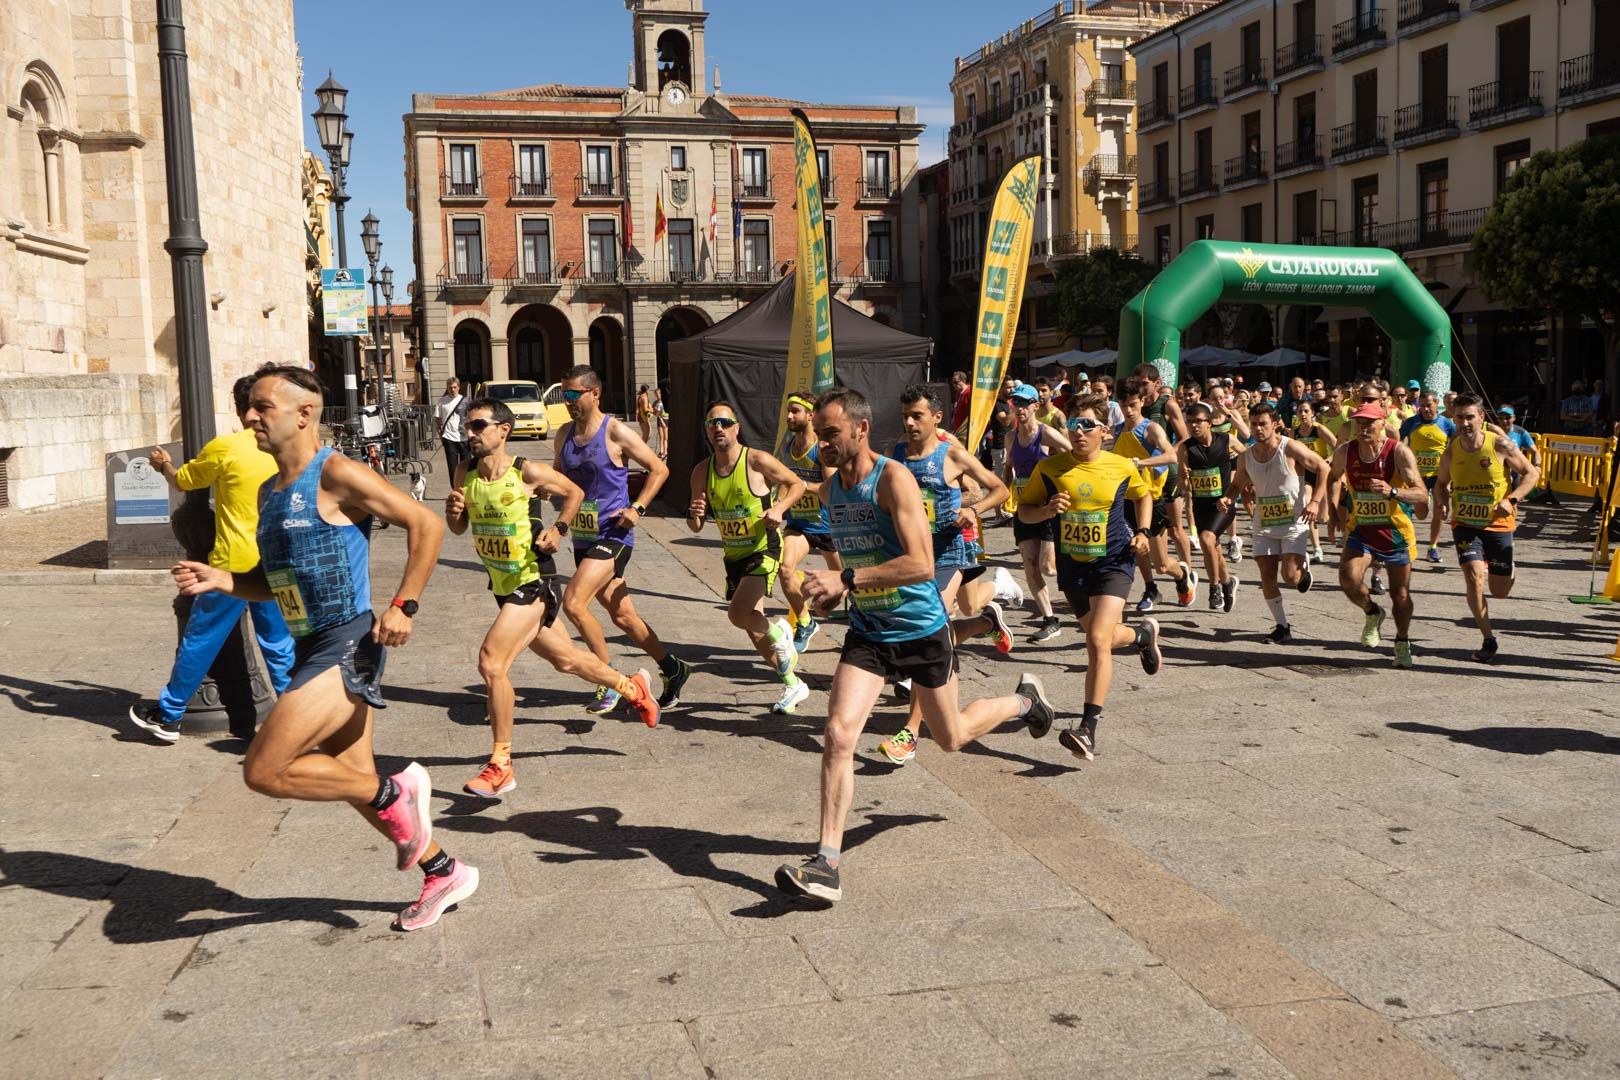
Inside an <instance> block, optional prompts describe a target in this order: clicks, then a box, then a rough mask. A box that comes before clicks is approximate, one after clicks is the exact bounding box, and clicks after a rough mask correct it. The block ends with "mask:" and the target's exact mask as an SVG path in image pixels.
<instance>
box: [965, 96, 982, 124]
mask: <svg viewBox="0 0 1620 1080" xmlns="http://www.w3.org/2000/svg"><path fill="white" fill-rule="evenodd" d="M978 111H979V95H978V94H975V93H973V92H972V91H969V92H968V96H967V114H968V117H969V118H970V119H971V118H972V116H973V114H974V113H976V112H978Z"/></svg>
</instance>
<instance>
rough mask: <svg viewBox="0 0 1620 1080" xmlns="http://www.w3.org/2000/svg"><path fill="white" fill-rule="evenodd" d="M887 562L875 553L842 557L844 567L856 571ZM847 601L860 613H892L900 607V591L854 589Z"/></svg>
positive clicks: (890, 588)
mask: <svg viewBox="0 0 1620 1080" xmlns="http://www.w3.org/2000/svg"><path fill="white" fill-rule="evenodd" d="M887 561H888V560H887V559H884V558H882V557H880V556H879V555H878V554H877V553H876V552H871V553H867V554H862V555H845V556H844V565H845V566H853V567H854V568H856V569H857V570H859V569H860V568H862V567H865V566H878V565H880V564H882V563H884V562H887ZM849 599H850V603H852V604H854V605H855V607H857V608H859V609H860V610H861V611H893V610H894V609H895V608H897V607H899V606H900V590H899V589H897V588H895V587H893V586H888V587H883V588H875V589H874V588H864V589H855V590H853V591H852V592H851V593H850V594H849Z"/></svg>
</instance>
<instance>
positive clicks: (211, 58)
mask: <svg viewBox="0 0 1620 1080" xmlns="http://www.w3.org/2000/svg"><path fill="white" fill-rule="evenodd" d="M5 11H6V14H5V17H4V18H3V19H0V92H3V94H4V99H5V112H4V114H3V115H0V146H3V148H4V149H3V151H0V470H3V472H0V506H4V505H7V504H9V505H11V506H15V507H41V506H51V505H58V504H63V503H71V502H77V501H82V500H87V499H96V498H101V497H102V496H103V494H104V492H103V485H104V480H103V455H104V454H105V453H107V452H109V451H113V450H120V449H125V448H129V447H133V446H139V445H143V444H149V443H152V442H155V441H159V440H167V439H169V438H171V437H174V436H176V435H177V433H178V431H179V413H178V409H179V400H178V399H179V391H178V383H177V380H176V369H175V358H174V309H173V300H172V279H171V274H170V262H169V256H168V253H167V252H166V251H164V249H163V242H164V240H165V239H166V238H167V236H168V224H167V220H168V210H167V202H166V200H167V188H166V185H165V180H164V168H163V124H162V113H161V98H160V95H159V91H158V60H157V27H156V12H155V5H153V4H150V3H147V4H136V5H130V4H127V3H121V2H115V0H75V2H74V3H71V4H68V3H62V2H60V0H54V2H53V0H9V2H8V3H7V4H6V8H5ZM186 16H187V24H186V30H187V45H188V48H189V54H190V76H191V94H192V122H193V125H194V128H195V132H196V158H197V173H198V199H199V203H200V207H201V217H202V232H203V237H204V239H205V240H207V241H208V243H209V250H208V253H207V255H206V256H204V273H205V275H206V282H207V289H208V297H209V310H208V312H207V315H208V323H209V330H210V334H211V339H212V346H213V360H214V403H215V407H216V411H217V412H218V414H219V417H218V423H219V426H220V429H221V430H230V429H231V428H232V427H234V425H235V423H236V419H235V416H234V414H233V411H232V408H231V404H230V388H231V383H232V382H233V381H234V380H235V379H236V378H237V377H238V376H239V375H241V374H243V373H245V372H246V371H248V370H250V369H251V368H252V367H254V366H255V365H257V364H259V363H262V362H264V361H266V360H278V361H281V360H292V361H295V362H301V361H302V360H303V358H304V357H305V356H307V344H306V338H305V334H306V329H305V327H306V296H305V290H304V281H303V263H304V251H305V249H306V243H307V241H306V237H305V235H304V230H303V219H304V218H303V212H302V207H301V205H300V201H301V200H300V186H301V185H300V171H301V169H302V164H301V157H302V153H303V137H302V128H301V118H300V116H299V70H298V57H297V52H296V48H295V45H294V42H293V26H292V2H291V0H238V2H236V3H232V4H228V5H225V4H190V5H187V7H186Z"/></svg>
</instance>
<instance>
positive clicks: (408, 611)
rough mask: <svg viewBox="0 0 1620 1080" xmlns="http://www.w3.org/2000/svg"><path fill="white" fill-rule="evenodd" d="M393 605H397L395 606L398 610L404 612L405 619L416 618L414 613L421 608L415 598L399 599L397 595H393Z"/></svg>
mask: <svg viewBox="0 0 1620 1080" xmlns="http://www.w3.org/2000/svg"><path fill="white" fill-rule="evenodd" d="M393 606H394V607H397V608H399V610H401V611H403V612H404V613H405V617H406V618H407V619H414V618H416V613H417V611H418V610H419V609H420V608H421V605H420V604H418V603H417V602H416V601H415V600H401V599H400V598H399V597H397V596H396V597H394V602H393Z"/></svg>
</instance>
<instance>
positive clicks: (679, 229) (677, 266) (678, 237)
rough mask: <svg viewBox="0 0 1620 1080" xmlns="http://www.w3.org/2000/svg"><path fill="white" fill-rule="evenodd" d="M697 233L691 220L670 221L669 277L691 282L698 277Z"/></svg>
mask: <svg viewBox="0 0 1620 1080" xmlns="http://www.w3.org/2000/svg"><path fill="white" fill-rule="evenodd" d="M696 240H697V232H696V230H695V229H694V228H693V224H692V219H691V218H670V219H669V276H670V280H671V281H691V280H692V279H693V278H694V277H696V276H697V243H696Z"/></svg>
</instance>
